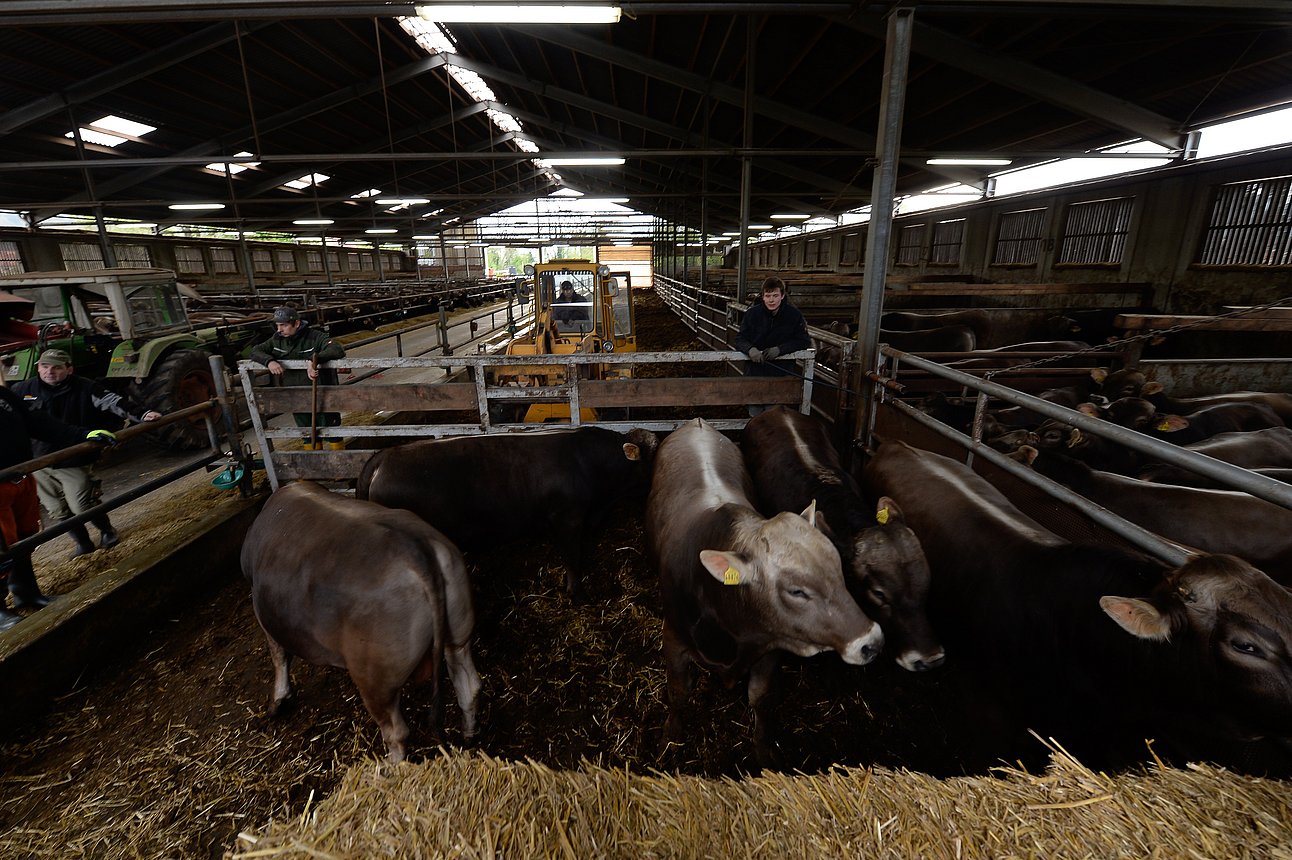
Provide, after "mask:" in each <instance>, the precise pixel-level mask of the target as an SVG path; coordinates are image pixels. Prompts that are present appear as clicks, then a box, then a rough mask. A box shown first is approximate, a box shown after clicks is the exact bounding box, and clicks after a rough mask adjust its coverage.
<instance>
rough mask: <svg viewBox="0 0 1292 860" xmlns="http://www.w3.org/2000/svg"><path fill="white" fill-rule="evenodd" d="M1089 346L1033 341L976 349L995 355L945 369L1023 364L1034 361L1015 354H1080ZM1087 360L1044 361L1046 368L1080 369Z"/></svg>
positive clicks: (1084, 344)
mask: <svg viewBox="0 0 1292 860" xmlns="http://www.w3.org/2000/svg"><path fill="white" fill-rule="evenodd" d="M1089 348H1090V344H1088V343H1085V342H1083V341H1079V340H1034V341H1027V342H1024V343H1011V344H1008V345H1007V346H998V347H994V348H992V349H983V348H982V347H981V346H980V347H978V350H977V352H979V353H980V354H981V353H984V352H990V353H995V355H991V356H980V357H978V358H962V359H960V360H958V361H949V362H947V367H954V368H957V369H959V370H964V369H966V368H971V367H1002V366H1009V365H1013V364H1024V363H1027V362H1031V361H1034V360H1035V359H1032V358H1024V357H1021V356H1014V355H1012V353H1016V352H1044V353H1054V354H1057V353H1068V352H1080V351H1082V350H1085V349H1089ZM1086 360H1087V359H1086V358H1085V357H1084V356H1074V357H1072V358H1062V359H1056V358H1049V359H1047V360H1046V366H1048V367H1080V366H1081V364H1082V363H1084V362H1085V361H1086Z"/></svg>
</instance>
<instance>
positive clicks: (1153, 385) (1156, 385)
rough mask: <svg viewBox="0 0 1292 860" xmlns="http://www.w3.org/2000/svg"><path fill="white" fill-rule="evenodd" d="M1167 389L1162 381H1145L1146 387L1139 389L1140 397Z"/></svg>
mask: <svg viewBox="0 0 1292 860" xmlns="http://www.w3.org/2000/svg"><path fill="white" fill-rule="evenodd" d="M1165 390H1166V389H1165V387H1164V386H1163V385H1162V383H1160V382H1145V383H1144V387H1143V388H1141V389H1140V390H1139V394H1140V397H1147V396H1148V395H1150V394H1160V393H1162V392H1163V391H1165Z"/></svg>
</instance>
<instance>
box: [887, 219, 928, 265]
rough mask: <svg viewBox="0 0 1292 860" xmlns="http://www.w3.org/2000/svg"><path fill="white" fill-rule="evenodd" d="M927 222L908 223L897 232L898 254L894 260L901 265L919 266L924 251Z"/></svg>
mask: <svg viewBox="0 0 1292 860" xmlns="http://www.w3.org/2000/svg"><path fill="white" fill-rule="evenodd" d="M927 229H928V225H927V224H908V225H907V226H905V227H903V228H902V230H901V232H900V233H898V234H897V255H896V257H895V258H894V259H893V262H894V263H895V264H897V265H899V266H918V265H919V264H920V257H922V256H923V253H924V234H925V233H926V232H927Z"/></svg>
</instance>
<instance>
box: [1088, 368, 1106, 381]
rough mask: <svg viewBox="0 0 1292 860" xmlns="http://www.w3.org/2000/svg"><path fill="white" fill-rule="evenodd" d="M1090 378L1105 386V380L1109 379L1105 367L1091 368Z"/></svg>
mask: <svg viewBox="0 0 1292 860" xmlns="http://www.w3.org/2000/svg"><path fill="white" fill-rule="evenodd" d="M1090 378H1091V379H1093V380H1094V381H1095V382H1097V383H1099V384H1100V385H1103V384H1104V380H1105V379H1107V378H1108V370H1107V369H1106V368H1103V367H1092V368H1090Z"/></svg>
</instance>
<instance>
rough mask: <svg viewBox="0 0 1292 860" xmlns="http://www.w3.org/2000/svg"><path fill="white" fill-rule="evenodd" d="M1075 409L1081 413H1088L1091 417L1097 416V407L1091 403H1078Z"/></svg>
mask: <svg viewBox="0 0 1292 860" xmlns="http://www.w3.org/2000/svg"><path fill="white" fill-rule="evenodd" d="M1077 411H1078V412H1080V413H1081V414H1082V415H1089V416H1090V417H1091V418H1098V417H1099V407H1098V406H1096V405H1095V404H1093V403H1078V404H1077Z"/></svg>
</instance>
